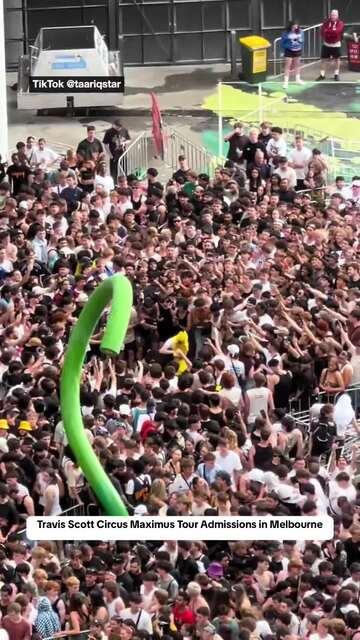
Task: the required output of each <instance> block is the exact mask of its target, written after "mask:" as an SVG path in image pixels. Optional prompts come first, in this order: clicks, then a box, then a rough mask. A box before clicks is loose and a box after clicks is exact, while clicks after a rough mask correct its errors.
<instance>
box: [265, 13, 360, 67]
mask: <svg viewBox="0 0 360 640" xmlns="http://www.w3.org/2000/svg"><path fill="white" fill-rule="evenodd" d="M321 26H322V22H319V23H318V24H313V25H311V26H310V27H305V28H304V29H303V32H304V47H303V55H302V60H303V61H304V60H311V62H305V64H303V65H302V67H303V68H306V67H308V66H310V65H311V64H314V61H317V60H318V59H319V58H320V51H321V39H320V38H319V35H320V34H319V33H318V31H319V30H320V27H321ZM350 27H359V24H358V23H356V22H348V23H347V24H346V25H345V29H348V28H350ZM280 41H281V36H279V37H278V38H275V40H274V42H273V47H272V51H273V59H272V60H270V62H272V63H273V69H274V73H273V76H272V78H273V79H274V78H278V77H280V76H282V75H283V74H282V73H281V62H282V56H281V55H280V54H281V52H280V50H279V49H280V47H279V44H280Z"/></svg>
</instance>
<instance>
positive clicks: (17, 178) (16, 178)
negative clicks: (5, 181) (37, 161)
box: [6, 164, 30, 196]
mask: <svg viewBox="0 0 360 640" xmlns="http://www.w3.org/2000/svg"><path fill="white" fill-rule="evenodd" d="M6 173H7V175H8V177H9V178H10V181H11V185H12V189H11V191H12V193H13V194H14V195H15V196H16V195H17V194H18V193H20V191H21V187H22V186H24V185H27V179H28V177H29V175H30V169H29V167H27V166H26V165H25V164H11V165H10V167H8V170H7V172H6Z"/></svg>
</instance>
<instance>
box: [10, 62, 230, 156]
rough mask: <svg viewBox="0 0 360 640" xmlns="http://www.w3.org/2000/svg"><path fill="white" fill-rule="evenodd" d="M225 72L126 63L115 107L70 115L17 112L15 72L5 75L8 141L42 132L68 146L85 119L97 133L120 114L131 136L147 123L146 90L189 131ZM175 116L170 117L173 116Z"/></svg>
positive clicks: (81, 132)
mask: <svg viewBox="0 0 360 640" xmlns="http://www.w3.org/2000/svg"><path fill="white" fill-rule="evenodd" d="M227 71H228V65H227V66H225V65H214V66H211V67H210V66H201V67H189V66H179V67H129V68H127V69H126V75H125V84H126V90H125V96H124V100H123V104H122V105H121V106H120V107H119V108H116V107H115V108H113V109H112V108H104V109H102V110H98V111H97V112H96V114H94V115H93V114H92V113H91V112H90V114H89V115H85V113H83V114H81V113H79V114H77V115H76V116H75V117H66V116H65V115H64V114H61V113H51V112H50V113H49V114H47V115H38V114H37V112H35V111H30V110H22V111H18V109H17V106H16V90H13V89H12V88H11V86H14V84H15V83H16V75H15V74H9V76H8V121H9V144H10V146H11V147H12V148H13V147H14V146H15V144H16V142H17V141H18V140H21V139H24V137H25V136H26V135H29V133H31V134H32V135H34V136H36V137H37V136H44V137H45V138H46V139H47V140H48V141H49V143H50V141H51V142H56V143H59V144H63V145H66V146H74V143H76V142H77V141H78V140H80V139H81V138H82V137H83V136H84V128H85V126H86V124H88V123H89V122H91V123H94V124H95V125H96V126H97V128H98V130H99V133H102V132H103V131H104V130H105V129H107V128H108V127H109V123H111V122H112V121H113V119H114V117H115V116H118V117H119V116H120V117H121V119H122V121H123V123H124V125H125V126H126V127H128V128H129V130H130V131H131V134H132V137H135V135H136V134H138V133H140V132H141V131H143V130H144V129H149V128H151V116H150V105H151V103H150V96H149V93H150V92H151V91H153V92H154V93H155V94H156V95H157V96H158V98H159V102H160V106H161V109H162V112H163V113H164V114H165V115H166V122H167V123H168V124H172V125H174V121H176V126H177V127H179V126H180V128H181V127H185V130H187V131H189V130H190V127H189V126H188V124H189V120H190V116H194V115H195V114H196V115H198V116H199V115H201V116H202V114H203V113H204V112H203V111H202V109H201V105H202V102H203V100H204V98H205V97H206V96H208V95H209V94H210V93H212V92H213V91H214V88H215V87H216V84H217V82H218V81H219V80H221V79H223V78H224V76H225V77H226V74H227ZM171 114H173V115H171ZM175 115H176V118H174V117H173V116H175ZM204 115H205V113H204ZM195 139H196V135H195ZM195 139H194V142H195Z"/></svg>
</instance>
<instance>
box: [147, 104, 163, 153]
mask: <svg viewBox="0 0 360 640" xmlns="http://www.w3.org/2000/svg"><path fill="white" fill-rule="evenodd" d="M150 96H151V117H152V134H153V140H154V146H155V151H156V154H157V155H158V156H160V158H161V159H162V160H163V159H164V132H163V123H162V117H161V110H160V104H159V100H158V97H157V96H156V95H155V94H154V93H150Z"/></svg>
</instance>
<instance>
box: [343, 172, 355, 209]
mask: <svg viewBox="0 0 360 640" xmlns="http://www.w3.org/2000/svg"><path fill="white" fill-rule="evenodd" d="M341 195H342V196H343V197H344V198H345V200H353V201H354V202H355V204H357V205H359V204H360V180H359V179H358V178H356V179H355V180H353V181H352V184H351V187H345V188H344V189H343V190H342V194H341Z"/></svg>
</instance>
